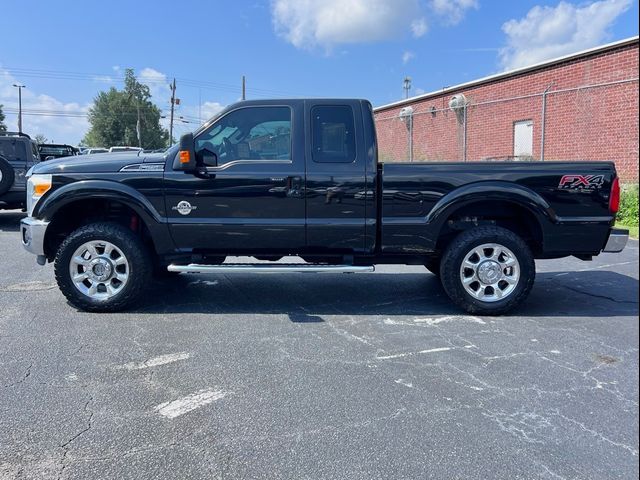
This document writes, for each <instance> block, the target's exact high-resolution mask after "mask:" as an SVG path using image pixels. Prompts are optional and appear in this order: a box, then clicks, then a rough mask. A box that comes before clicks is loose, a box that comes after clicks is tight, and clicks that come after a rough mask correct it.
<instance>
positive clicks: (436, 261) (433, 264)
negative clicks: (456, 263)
mask: <svg viewBox="0 0 640 480" xmlns="http://www.w3.org/2000/svg"><path fill="white" fill-rule="evenodd" d="M441 261H442V257H434V258H430V259H429V260H427V261H426V262H425V264H424V266H425V268H426V269H427V270H429V271H430V272H431V273H433V274H434V275H435V276H436V277H439V276H440V263H441Z"/></svg>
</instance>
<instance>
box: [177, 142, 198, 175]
mask: <svg viewBox="0 0 640 480" xmlns="http://www.w3.org/2000/svg"><path fill="white" fill-rule="evenodd" d="M196 168H197V162H196V151H195V143H194V140H193V133H185V134H184V135H182V136H181V137H180V150H179V151H178V154H177V155H176V158H175V159H174V160H173V169H174V170H180V171H183V172H194V171H195V170H196Z"/></svg>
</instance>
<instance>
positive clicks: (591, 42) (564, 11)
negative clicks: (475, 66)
mask: <svg viewBox="0 0 640 480" xmlns="http://www.w3.org/2000/svg"><path fill="white" fill-rule="evenodd" d="M631 4H632V0H601V1H597V2H592V3H587V4H579V5H575V4H572V3H568V2H560V3H559V4H558V5H557V6H556V7H547V6H544V7H542V6H535V7H533V8H532V9H531V10H529V13H527V15H526V17H524V18H522V19H520V20H517V19H512V20H509V21H508V22H506V23H505V24H504V25H502V30H503V31H504V33H505V34H506V35H507V45H506V46H505V47H504V48H503V49H501V51H500V63H501V65H502V67H503V68H504V69H505V70H509V69H513V68H519V67H524V66H527V65H532V64H534V63H538V62H541V61H544V60H549V59H551V58H555V57H559V56H562V55H567V54H569V53H573V52H577V51H580V50H584V49H587V48H591V47H595V46H597V45H599V44H601V43H603V42H604V41H605V40H606V39H607V37H608V29H609V27H610V26H611V25H612V24H613V22H614V21H615V20H616V18H618V16H620V15H621V14H622V13H624V12H625V11H626V10H628V9H629V7H630V6H631Z"/></svg>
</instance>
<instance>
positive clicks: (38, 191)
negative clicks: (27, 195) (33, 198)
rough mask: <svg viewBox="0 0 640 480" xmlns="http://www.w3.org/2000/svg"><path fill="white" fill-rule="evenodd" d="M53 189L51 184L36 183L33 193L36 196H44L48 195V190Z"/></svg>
mask: <svg viewBox="0 0 640 480" xmlns="http://www.w3.org/2000/svg"><path fill="white" fill-rule="evenodd" d="M50 188H51V184H50V183H36V184H35V185H34V186H33V193H34V194H35V195H38V196H40V195H44V194H45V193H47V190H49V189H50Z"/></svg>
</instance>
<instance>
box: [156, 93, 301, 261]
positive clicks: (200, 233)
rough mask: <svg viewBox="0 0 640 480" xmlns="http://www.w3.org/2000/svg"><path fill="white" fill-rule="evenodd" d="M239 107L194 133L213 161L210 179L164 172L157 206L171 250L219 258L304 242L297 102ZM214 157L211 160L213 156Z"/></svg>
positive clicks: (287, 247)
mask: <svg viewBox="0 0 640 480" xmlns="http://www.w3.org/2000/svg"><path fill="white" fill-rule="evenodd" d="M297 105H298V106H296V102H290V103H287V102H278V103H273V104H264V102H262V103H261V104H260V105H254V106H251V104H247V105H246V106H244V105H243V106H239V107H238V108H235V109H233V110H230V111H229V112H226V113H225V114H223V115H222V116H221V117H220V118H218V119H217V120H216V121H215V122H214V123H212V124H211V125H210V126H208V127H207V128H205V129H204V130H203V131H201V132H196V136H195V138H194V140H195V148H196V151H197V152H203V151H208V152H211V153H214V154H215V156H213V155H209V158H210V159H215V161H214V162H213V163H209V164H207V172H208V174H209V175H210V178H199V177H198V176H196V175H194V174H191V173H184V172H178V171H171V170H168V171H167V172H166V174H165V201H166V208H167V215H168V217H169V225H170V230H171V234H172V236H173V239H174V242H175V244H176V246H177V247H178V248H179V249H180V248H183V249H196V250H206V251H216V250H219V251H220V252H224V253H234V252H274V253H275V252H279V251H285V252H286V251H289V250H290V249H297V248H302V247H304V245H305V201H304V174H305V172H304V169H305V165H304V138H303V136H302V134H300V135H299V136H300V141H296V140H295V138H296V137H295V129H296V128H297V125H300V126H302V125H303V115H304V112H303V105H302V102H297ZM216 157H217V158H216Z"/></svg>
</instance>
